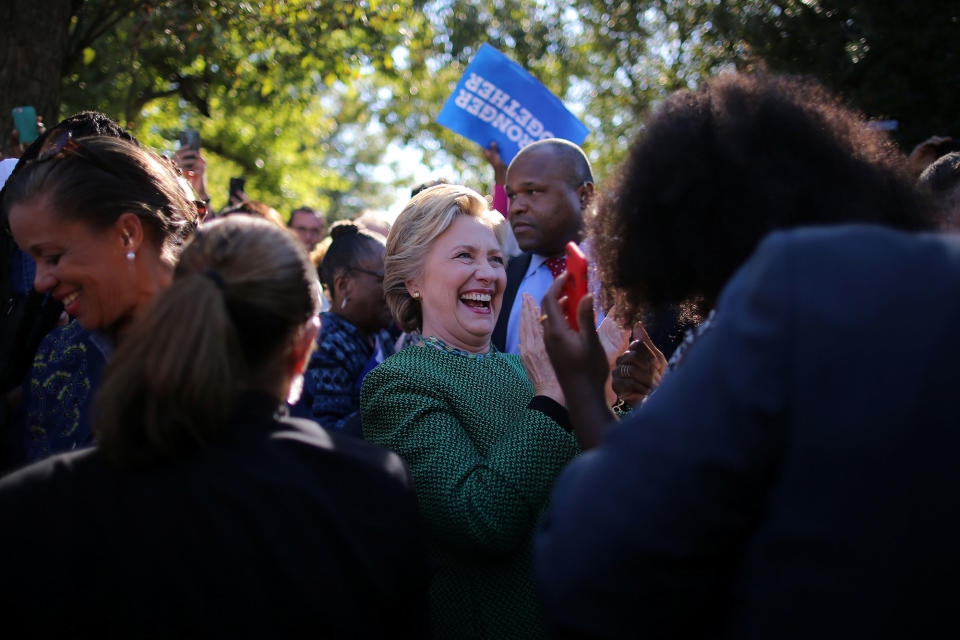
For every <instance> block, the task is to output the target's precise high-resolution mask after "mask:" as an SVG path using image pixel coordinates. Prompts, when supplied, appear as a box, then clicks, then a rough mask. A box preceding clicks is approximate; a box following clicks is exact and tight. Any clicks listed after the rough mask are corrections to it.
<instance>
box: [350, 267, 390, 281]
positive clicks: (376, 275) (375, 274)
mask: <svg viewBox="0 0 960 640" xmlns="http://www.w3.org/2000/svg"><path fill="white" fill-rule="evenodd" d="M347 270H348V271H359V272H360V273H365V274H367V275H368V276H373V277H374V278H376V279H377V280H378V281H379V282H380V284H383V274H382V273H380V272H377V271H370V270H369V269H361V268H360V267H348V269H347Z"/></svg>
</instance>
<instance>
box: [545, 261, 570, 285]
mask: <svg viewBox="0 0 960 640" xmlns="http://www.w3.org/2000/svg"><path fill="white" fill-rule="evenodd" d="M545 264H546V265H547V267H549V268H550V273H551V274H553V279H554V280H556V279H557V276H559V275H560V274H561V273H563V272H564V271H566V270H567V256H561V257H559V258H547V261H546V263H545Z"/></svg>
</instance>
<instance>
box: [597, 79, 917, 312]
mask: <svg viewBox="0 0 960 640" xmlns="http://www.w3.org/2000/svg"><path fill="white" fill-rule="evenodd" d="M910 182H911V181H910V176H909V173H908V172H907V170H906V167H905V164H904V159H903V158H902V156H901V155H900V154H899V152H898V151H897V149H896V148H895V146H894V145H893V144H892V143H891V142H890V141H889V139H888V138H887V137H886V136H885V135H884V134H883V133H881V132H878V131H874V130H871V129H870V128H869V127H867V126H866V122H865V120H864V118H863V117H862V116H861V115H859V114H857V113H855V112H853V111H851V110H849V109H848V108H846V107H845V106H844V105H843V104H841V102H840V101H839V100H838V99H837V98H836V97H834V96H833V95H831V94H829V93H828V92H827V91H826V90H825V89H823V88H822V87H820V86H819V85H816V84H814V83H812V82H807V81H803V80H800V79H797V78H789V77H784V76H774V75H765V74H756V75H740V74H725V75H721V76H718V77H717V78H715V79H713V80H711V81H710V82H708V83H707V84H706V85H705V86H703V87H702V88H700V89H699V90H697V91H679V92H676V93H674V94H672V95H670V96H669V97H668V98H667V99H666V100H665V101H664V102H663V103H662V104H661V105H660V106H659V107H658V108H657V109H656V110H655V111H654V113H653V114H652V116H651V117H650V118H649V119H648V121H647V123H646V127H645V129H644V130H643V132H641V134H640V135H639V136H638V137H637V139H636V140H635V141H634V143H633V145H632V147H631V149H630V152H629V155H628V157H627V159H626V160H625V161H624V163H623V164H622V165H621V166H620V168H619V169H618V171H617V174H616V175H615V176H613V178H612V180H611V181H610V184H607V185H605V187H604V189H602V190H600V193H601V195H600V198H599V202H598V210H597V216H596V217H595V218H594V219H593V220H592V221H591V227H592V235H593V238H594V239H593V241H594V242H595V255H597V257H598V263H599V267H600V271H601V277H602V280H603V282H604V285H605V287H607V288H608V290H612V291H614V292H615V295H614V298H616V299H617V301H619V302H620V303H621V304H622V305H623V307H624V308H625V309H626V310H627V311H628V313H635V312H636V311H637V310H638V308H639V307H644V306H656V305H661V304H668V303H673V304H675V303H680V302H684V301H690V300H693V299H697V298H699V299H702V300H703V301H704V302H705V303H706V304H708V305H710V304H713V302H714V299H715V297H716V296H717V295H718V293H719V291H720V289H721V288H722V287H723V285H724V283H725V282H726V281H727V279H728V278H729V277H730V276H731V275H732V274H733V272H734V271H735V270H736V269H737V267H738V266H739V265H740V264H741V263H742V262H743V261H744V260H746V258H747V257H748V256H749V255H750V254H751V253H752V252H753V250H754V248H755V247H756V245H757V244H758V243H759V241H760V240H761V239H762V238H763V237H764V236H765V235H766V234H767V233H769V232H770V231H772V230H774V229H782V228H789V227H795V226H803V225H817V224H835V223H843V222H866V223H876V224H885V225H890V226H894V227H898V228H901V229H907V230H916V229H926V228H930V227H931V226H932V219H931V217H930V215H929V211H928V210H927V208H926V207H925V204H924V203H923V201H922V199H921V198H920V197H919V195H918V193H917V192H916V190H915V189H914V188H913V187H912V185H911V183H910Z"/></svg>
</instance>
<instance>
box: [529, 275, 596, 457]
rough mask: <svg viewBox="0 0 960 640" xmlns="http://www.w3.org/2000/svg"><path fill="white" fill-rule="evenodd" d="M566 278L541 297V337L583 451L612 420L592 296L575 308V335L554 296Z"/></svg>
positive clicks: (581, 301) (588, 296)
mask: <svg viewBox="0 0 960 640" xmlns="http://www.w3.org/2000/svg"><path fill="white" fill-rule="evenodd" d="M568 277H569V276H568V275H567V274H566V273H564V274H561V275H560V276H559V277H558V278H557V279H556V280H554V282H553V284H552V285H551V286H550V288H549V289H548V290H547V293H546V295H545V296H544V297H543V312H544V313H543V316H541V317H542V319H543V338H544V343H545V345H546V349H547V353H548V354H549V356H550V361H551V362H552V363H553V370H554V372H555V373H556V376H557V379H558V380H559V382H560V386H561V387H562V389H563V392H564V396H565V397H566V399H567V409H568V411H569V412H570V419H571V421H572V422H573V425H574V431H575V432H576V435H577V440H578V441H579V442H580V446H581V447H582V448H583V449H584V450H586V449H590V448H592V447H594V446H596V445H597V444H598V443H599V440H600V435H601V433H602V432H603V428H604V427H605V426H606V425H607V423H609V422H610V421H611V420H613V419H614V416H613V414H612V413H611V411H610V407H609V406H608V405H607V402H606V398H605V394H604V384H605V382H606V379H607V376H608V374H609V373H610V367H609V364H608V361H607V354H606V353H605V352H604V348H603V344H601V342H600V338H599V336H598V335H597V331H596V329H594V327H595V326H596V323H595V322H594V317H593V296H591V295H590V294H587V295H585V296H584V297H583V298H581V300H580V304H579V305H578V307H577V319H578V322H579V324H580V331H579V332H577V331H574V330H573V329H571V328H570V324H569V323H568V322H567V319H566V318H565V317H564V315H563V311H562V306H561V304H562V301H561V300H560V299H558V298H557V296H558V295H559V294H560V292H561V291H563V286H564V284H565V282H566V279H567V278H568Z"/></svg>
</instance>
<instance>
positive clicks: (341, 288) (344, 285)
mask: <svg viewBox="0 0 960 640" xmlns="http://www.w3.org/2000/svg"><path fill="white" fill-rule="evenodd" d="M352 290H353V278H351V277H350V272H349V271H341V272H340V273H338V274H337V275H335V276H333V293H334V297H335V298H336V299H337V300H343V299H344V298H349V297H350V292H351V291H352Z"/></svg>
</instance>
